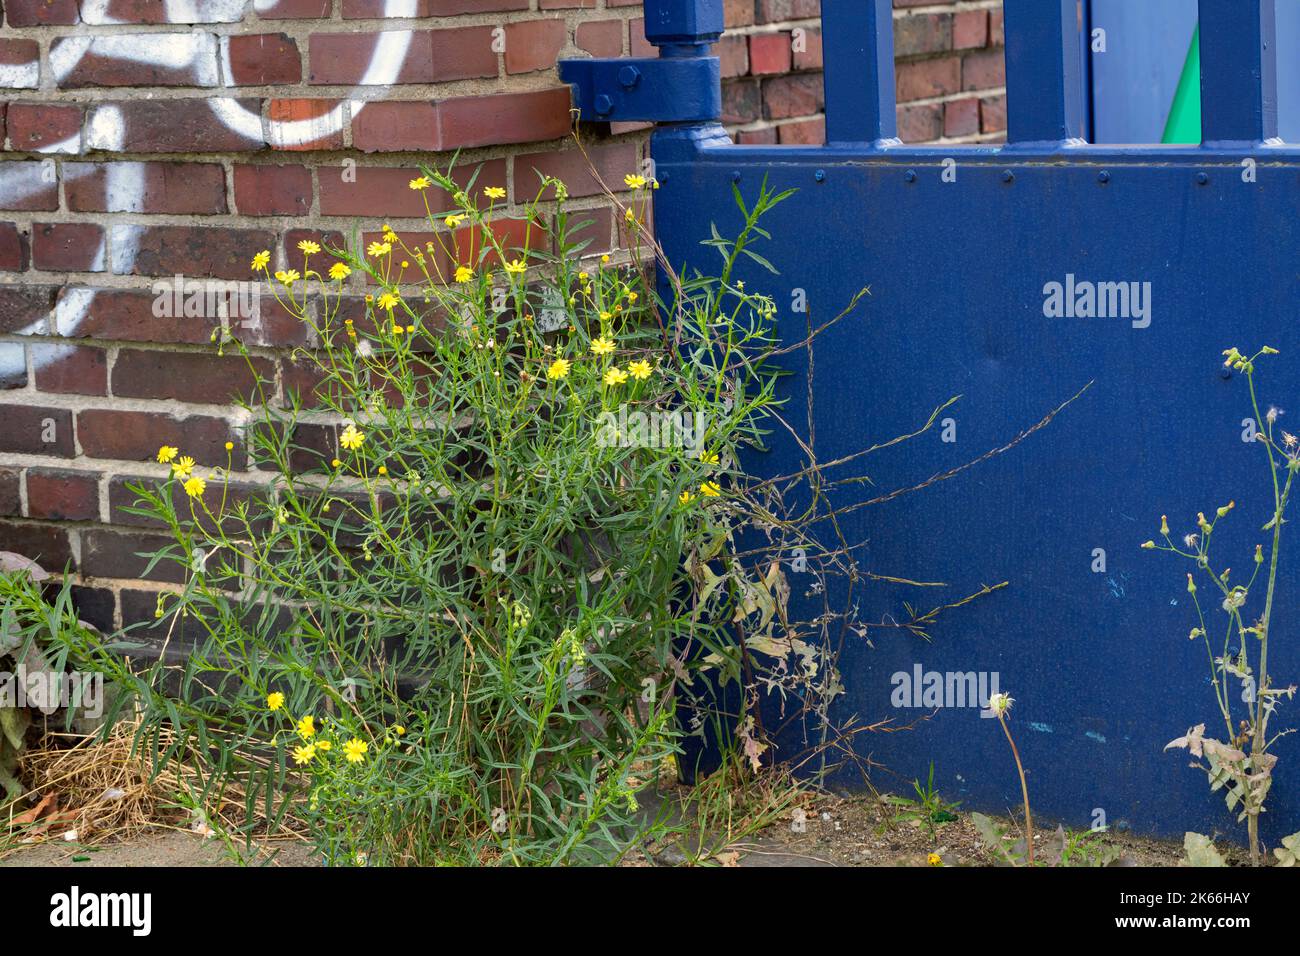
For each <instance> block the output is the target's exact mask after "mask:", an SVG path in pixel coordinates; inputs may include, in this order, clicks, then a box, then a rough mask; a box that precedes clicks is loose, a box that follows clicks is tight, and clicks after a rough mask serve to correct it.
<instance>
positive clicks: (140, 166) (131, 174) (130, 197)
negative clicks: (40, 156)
mask: <svg viewBox="0 0 1300 956" xmlns="http://www.w3.org/2000/svg"><path fill="white" fill-rule="evenodd" d="M63 179H64V189H63V191H64V194H65V195H66V196H67V199H68V208H69V209H70V210H72V211H73V212H131V213H146V214H154V215H164V214H166V215H189V214H193V215H201V216H212V215H219V214H221V213H224V212H226V174H225V170H223V169H222V168H221V166H219V165H218V164H216V163H129V162H123V163H65V164H64V166H63Z"/></svg>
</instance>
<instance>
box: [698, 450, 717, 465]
mask: <svg viewBox="0 0 1300 956" xmlns="http://www.w3.org/2000/svg"><path fill="white" fill-rule="evenodd" d="M700 461H702V462H704V463H705V464H706V465H716V464H717V463H718V453H717V452H716V451H702V452H700Z"/></svg>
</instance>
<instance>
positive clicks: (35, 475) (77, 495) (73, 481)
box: [27, 468, 100, 521]
mask: <svg viewBox="0 0 1300 956" xmlns="http://www.w3.org/2000/svg"><path fill="white" fill-rule="evenodd" d="M99 478H100V475H99V473H98V472H85V471H72V470H71V469H66V468H29V469H28V470H27V517H29V518H45V519H47V520H52V521H96V520H98V519H99Z"/></svg>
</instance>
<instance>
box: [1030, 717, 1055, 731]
mask: <svg viewBox="0 0 1300 956" xmlns="http://www.w3.org/2000/svg"><path fill="white" fill-rule="evenodd" d="M1029 729H1030V730H1036V731H1038V732H1039V733H1040V734H1054V733H1056V731H1055V730H1053V729H1052V725H1051V724H1045V723H1043V722H1042V721H1038V720H1031V721H1030V722H1029Z"/></svg>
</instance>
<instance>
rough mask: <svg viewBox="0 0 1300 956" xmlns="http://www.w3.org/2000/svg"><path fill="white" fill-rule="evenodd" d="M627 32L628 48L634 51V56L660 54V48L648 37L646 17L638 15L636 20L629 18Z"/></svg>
mask: <svg viewBox="0 0 1300 956" xmlns="http://www.w3.org/2000/svg"><path fill="white" fill-rule="evenodd" d="M627 34H628V49H629V50H631V51H632V55H633V56H649V57H655V56H658V55H659V48H658V47H656V46H655V45H654V44H653V43H651V42H650V41H649V40H647V39H646V36H645V18H643V17H637V18H636V19H635V20H629V21H628V24H627Z"/></svg>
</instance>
